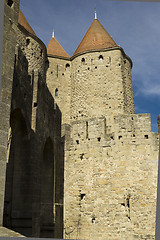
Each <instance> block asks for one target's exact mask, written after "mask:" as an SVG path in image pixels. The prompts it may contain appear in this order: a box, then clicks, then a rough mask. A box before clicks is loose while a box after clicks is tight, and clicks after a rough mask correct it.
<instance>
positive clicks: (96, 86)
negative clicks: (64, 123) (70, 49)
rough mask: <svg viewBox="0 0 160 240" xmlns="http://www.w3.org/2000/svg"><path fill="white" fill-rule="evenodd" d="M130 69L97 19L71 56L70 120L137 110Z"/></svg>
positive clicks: (127, 60)
mask: <svg viewBox="0 0 160 240" xmlns="http://www.w3.org/2000/svg"><path fill="white" fill-rule="evenodd" d="M131 68H132V62H131V59H130V58H129V57H128V56H126V54H125V53H124V51H123V49H122V48H121V47H119V46H118V45H117V44H116V43H115V42H114V40H113V39H112V37H111V36H110V35H109V34H108V32H107V31H106V30H105V29H104V27H103V26H102V25H101V23H100V22H99V21H98V20H97V19H96V18H95V19H94V21H93V23H92V25H91V26H90V28H89V29H88V31H87V33H86V35H85V36H84V38H83V40H82V41H81V43H80V45H79V46H78V48H77V50H76V51H75V53H74V55H73V56H72V98H71V120H73V121H74V120H80V119H85V118H90V117H100V116H110V117H112V116H114V115H117V114H124V113H131V114H132V113H134V100H133V91H132V77H131Z"/></svg>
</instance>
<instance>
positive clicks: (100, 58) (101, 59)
mask: <svg viewBox="0 0 160 240" xmlns="http://www.w3.org/2000/svg"><path fill="white" fill-rule="evenodd" d="M99 61H100V62H101V63H102V62H103V56H102V55H100V56H99Z"/></svg>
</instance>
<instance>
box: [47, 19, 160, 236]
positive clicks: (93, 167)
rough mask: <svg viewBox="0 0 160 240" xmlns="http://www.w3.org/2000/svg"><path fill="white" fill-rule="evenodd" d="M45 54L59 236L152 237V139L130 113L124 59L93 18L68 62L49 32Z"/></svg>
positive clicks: (144, 119)
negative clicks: (54, 116) (56, 159)
mask: <svg viewBox="0 0 160 240" xmlns="http://www.w3.org/2000/svg"><path fill="white" fill-rule="evenodd" d="M47 53H48V60H49V68H48V70H47V85H48V87H49V89H50V92H51V94H52V95H53V96H54V97H55V101H56V102H57V104H58V105H59V107H60V110H61V111H62V116H63V117H62V118H63V121H62V123H63V125H62V136H63V138H64V142H65V151H64V154H65V155H64V159H65V165H64V237H65V238H66V239H95V240H96V239H109V240H111V239H114V240H115V239H122V240H124V239H126V240H128V239H154V236H155V219H156V195H157V173H158V151H159V137H158V133H152V132H151V121H150V115H149V114H135V110H134V99H133V90H132V75H131V68H132V61H131V59H130V58H129V57H128V56H127V55H126V54H125V53H124V51H123V49H122V48H121V47H119V46H118V45H117V44H116V43H115V42H114V40H113V39H112V38H111V36H110V35H109V34H108V33H107V31H106V30H105V29H104V28H103V26H102V25H101V24H100V22H99V21H98V20H97V19H95V20H94V21H93V23H92V25H91V26H90V28H89V29H88V31H87V33H86V35H85V36H84V38H83V39H82V41H81V43H80V45H79V46H78V48H77V50H76V51H75V53H74V54H73V56H72V57H71V58H70V59H69V58H66V57H68V55H67V53H64V49H62V47H61V46H60V45H57V40H56V39H55V37H54V35H53V36H52V39H51V41H50V43H49V45H48V47H47Z"/></svg>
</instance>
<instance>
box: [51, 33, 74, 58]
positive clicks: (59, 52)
mask: <svg viewBox="0 0 160 240" xmlns="http://www.w3.org/2000/svg"><path fill="white" fill-rule="evenodd" d="M47 54H48V55H52V56H58V57H64V58H70V56H69V55H68V53H66V51H65V50H64V49H63V47H62V46H61V45H60V44H59V42H58V41H57V40H56V38H55V37H52V38H51V40H50V42H49V44H48V46H47Z"/></svg>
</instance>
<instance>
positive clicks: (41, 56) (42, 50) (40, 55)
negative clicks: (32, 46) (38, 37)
mask: <svg viewBox="0 0 160 240" xmlns="http://www.w3.org/2000/svg"><path fill="white" fill-rule="evenodd" d="M42 53H43V50H42V49H41V53H40V56H41V57H42Z"/></svg>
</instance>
